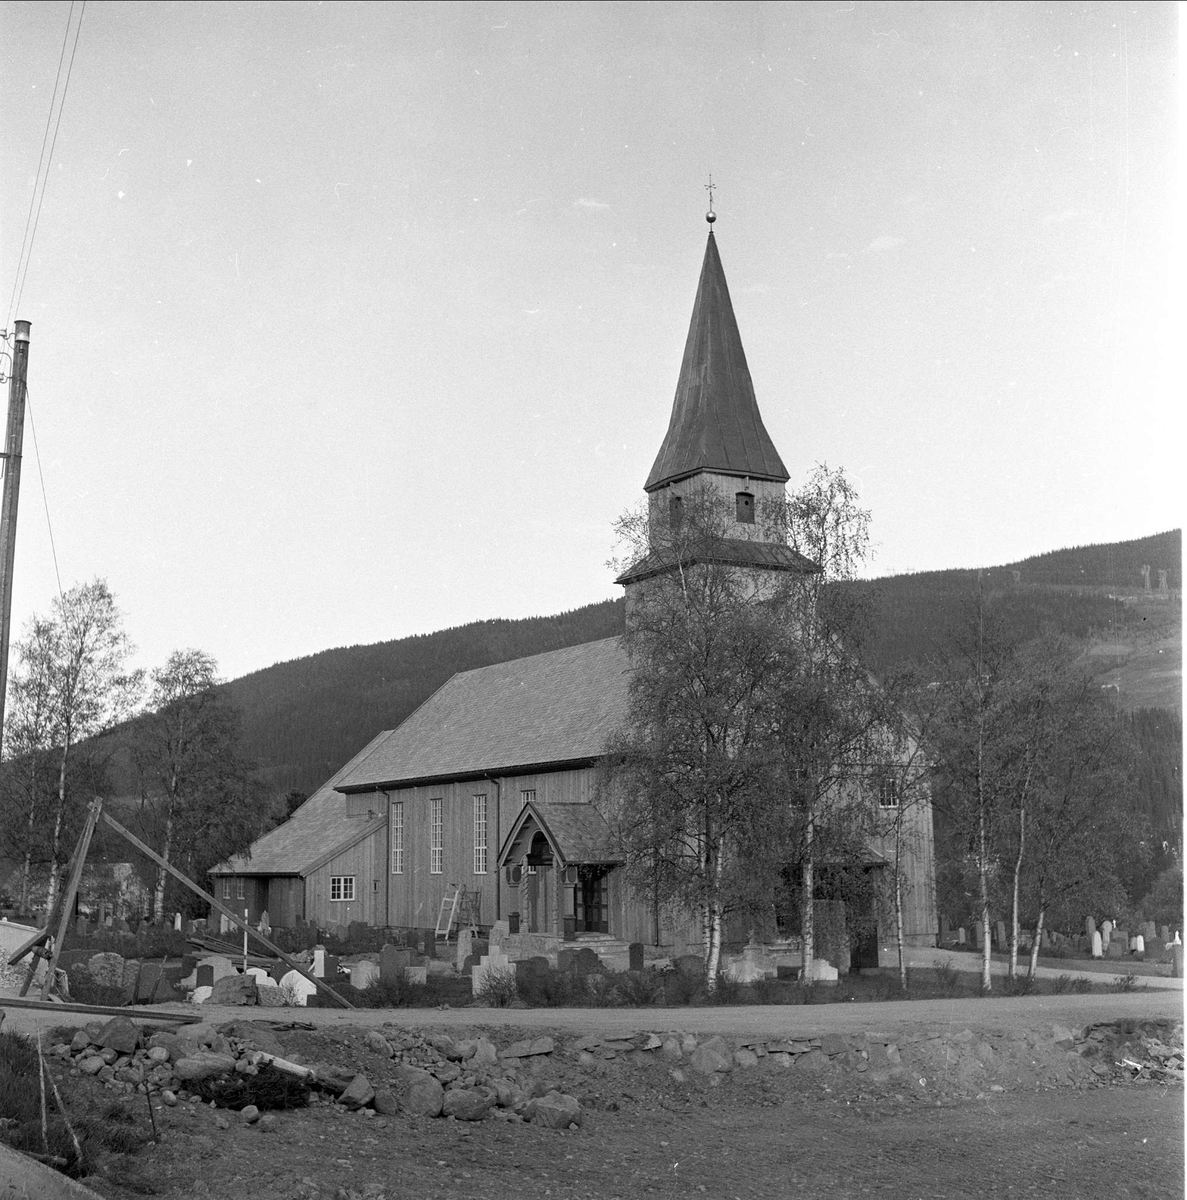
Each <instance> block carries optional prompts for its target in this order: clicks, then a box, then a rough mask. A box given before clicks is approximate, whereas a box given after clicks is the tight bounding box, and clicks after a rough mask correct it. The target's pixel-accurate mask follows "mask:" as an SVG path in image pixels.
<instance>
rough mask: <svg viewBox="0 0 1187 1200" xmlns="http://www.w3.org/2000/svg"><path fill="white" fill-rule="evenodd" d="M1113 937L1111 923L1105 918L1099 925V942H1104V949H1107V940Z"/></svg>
mask: <svg viewBox="0 0 1187 1200" xmlns="http://www.w3.org/2000/svg"><path fill="white" fill-rule="evenodd" d="M1112 936H1113V922H1112V921H1110V920H1108V919H1107V918H1106V919H1105V920H1103V921H1102V922H1101V923H1100V940H1101V941H1102V942H1104V944H1105V949H1106V950H1107V949H1108V948H1109V939H1110V938H1111V937H1112Z"/></svg>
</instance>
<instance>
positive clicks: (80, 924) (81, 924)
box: [74, 917, 91, 938]
mask: <svg viewBox="0 0 1187 1200" xmlns="http://www.w3.org/2000/svg"><path fill="white" fill-rule="evenodd" d="M90 931H91V930H90V925H89V923H88V921H87V919H86V917H79V918H78V920H77V921H76V922H75V923H74V934H75V936H76V937H80V938H84V937H86V936H87V934H89V933H90Z"/></svg>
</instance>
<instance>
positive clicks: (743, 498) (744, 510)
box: [734, 492, 754, 525]
mask: <svg viewBox="0 0 1187 1200" xmlns="http://www.w3.org/2000/svg"><path fill="white" fill-rule="evenodd" d="M734 502H735V503H736V505H737V519H738V520H739V521H740V522H741V523H742V524H743V525H753V524H754V496H753V495H752V494H751V493H750V492H739V493H738V494H737V495H736V496H735V497H734Z"/></svg>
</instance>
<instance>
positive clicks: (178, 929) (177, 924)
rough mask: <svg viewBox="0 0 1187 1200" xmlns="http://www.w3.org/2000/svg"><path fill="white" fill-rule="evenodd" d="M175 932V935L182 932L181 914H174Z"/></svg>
mask: <svg viewBox="0 0 1187 1200" xmlns="http://www.w3.org/2000/svg"><path fill="white" fill-rule="evenodd" d="M173 932H174V933H180V932H181V913H179V912H175V913H174V914H173Z"/></svg>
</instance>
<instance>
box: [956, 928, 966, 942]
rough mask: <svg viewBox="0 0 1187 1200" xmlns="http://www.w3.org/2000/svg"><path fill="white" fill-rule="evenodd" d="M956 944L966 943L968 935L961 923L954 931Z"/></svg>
mask: <svg viewBox="0 0 1187 1200" xmlns="http://www.w3.org/2000/svg"><path fill="white" fill-rule="evenodd" d="M956 944H957V945H958V946H966V945H968V935H967V934H966V933H965V931H964V926H963V925H962V926H961V927H960V928H959V929H958V930H957V931H956Z"/></svg>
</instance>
